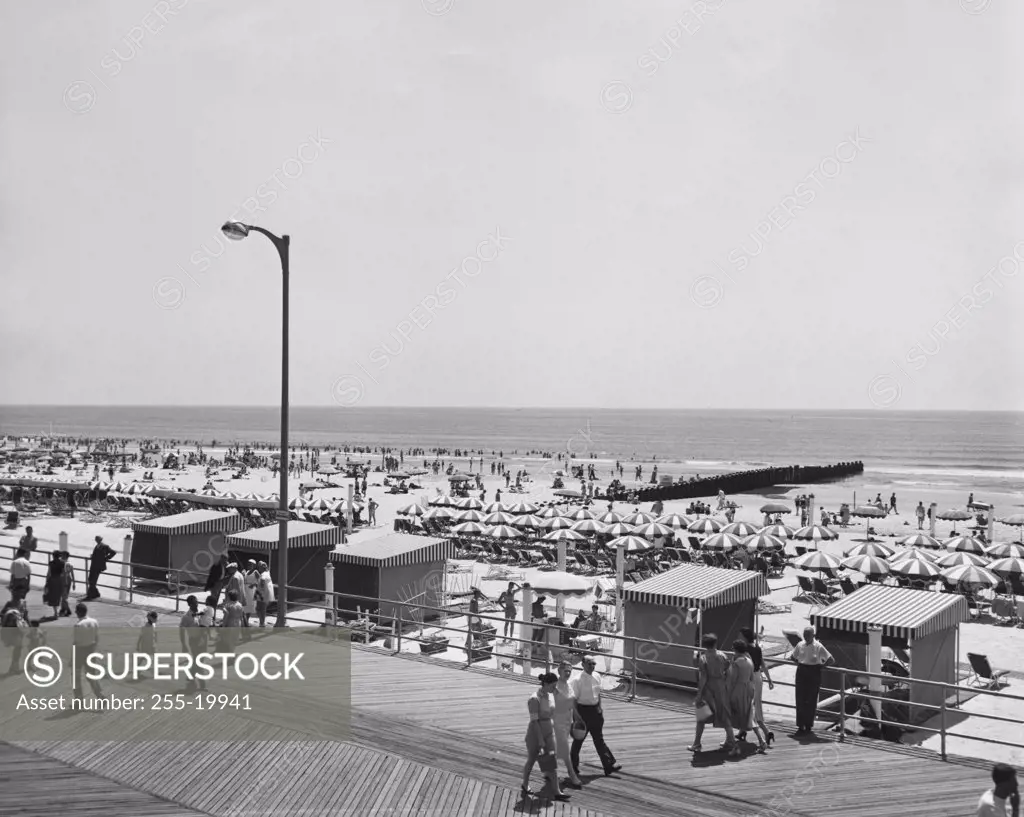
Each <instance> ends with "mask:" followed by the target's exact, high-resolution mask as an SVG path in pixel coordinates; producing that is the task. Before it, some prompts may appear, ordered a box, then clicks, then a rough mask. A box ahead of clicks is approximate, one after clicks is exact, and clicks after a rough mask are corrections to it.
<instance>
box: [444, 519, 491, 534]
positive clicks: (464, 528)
mask: <svg viewBox="0 0 1024 817" xmlns="http://www.w3.org/2000/svg"><path fill="white" fill-rule="evenodd" d="M484 530H485V528H484V526H483V525H481V524H480V523H479V522H461V523H460V524H458V525H455V526H453V527H452V533H457V534H458V535H459V536H480V535H482V534H483V532H484Z"/></svg>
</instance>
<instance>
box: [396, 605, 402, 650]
mask: <svg viewBox="0 0 1024 817" xmlns="http://www.w3.org/2000/svg"><path fill="white" fill-rule="evenodd" d="M395 609H396V610H397V611H398V621H397V623H396V624H395V646H396V650H395V652H398V653H400V652H401V651H402V629H403V627H402V605H401V604H396V605H395Z"/></svg>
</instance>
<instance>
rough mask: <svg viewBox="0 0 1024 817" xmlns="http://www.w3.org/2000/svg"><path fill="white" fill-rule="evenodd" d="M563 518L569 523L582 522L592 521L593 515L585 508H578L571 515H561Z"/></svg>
mask: <svg viewBox="0 0 1024 817" xmlns="http://www.w3.org/2000/svg"><path fill="white" fill-rule="evenodd" d="M563 517H564V518H565V519H568V520H569V521H570V522H583V521H585V520H587V519H593V518H594V514H593V512H592V511H590V510H588V509H587V508H578V509H577V510H575V511H573V512H572V513H567V514H563Z"/></svg>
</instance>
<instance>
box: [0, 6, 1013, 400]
mask: <svg viewBox="0 0 1024 817" xmlns="http://www.w3.org/2000/svg"><path fill="white" fill-rule="evenodd" d="M1022 17H1024V6H1021V5H1020V4H1014V3H1012V2H1009V0H961V2H957V0H939V1H937V0H907V2H904V3H900V4H886V6H885V8H884V9H883V8H882V7H881V6H879V5H877V4H869V3H848V2H840V0H828V1H827V2H816V3H783V2H776V1H775V0H705V2H696V3H692V2H691V0H683V2H680V3H668V2H661V0H657V1H655V0H642V1H638V2H631V3H609V2H592V0H587V2H583V0H565V1H564V2H559V3H549V2H539V0H520V2H515V3H485V2H472V1H471V0H422V2H421V1H420V0H402V1H401V2H389V3H381V2H373V0H366V2H349V1H348V0H346V2H344V3H337V2H317V1H316V0H310V1H309V2H304V3H302V4H287V3H281V2H276V3H271V2H262V1H259V0H256V1H254V2H249V3H246V4H244V6H243V5H240V4H225V3H213V2H208V1H204V0H166V2H157V3H155V4H152V5H151V4H149V2H148V0H147V2H132V3H129V2H121V0H117V1H116V2H115V1H114V0H106V1H105V0H95V1H94V2H90V3H88V4H71V3H63V4H39V3H7V4H3V5H2V6H0V45H2V48H0V66H2V70H0V90H2V95H3V96H2V98H3V105H2V106H0V151H2V153H0V155H2V156H3V159H4V161H3V162H0V174H2V180H3V185H2V187H0V251H2V253H3V258H4V262H5V263H4V264H3V267H2V268H3V272H2V275H3V282H2V283H3V291H4V306H5V309H4V314H3V318H2V320H0V371H2V372H3V375H4V376H3V382H4V387H3V396H2V397H0V400H2V401H3V402H5V403H19V404H65V405H107V404H110V405H114V404H124V405H140V404H153V405H178V404H180V405H275V404H277V403H278V401H279V399H280V360H281V271H280V262H279V259H278V256H277V254H276V252H275V250H274V247H273V246H272V245H271V243H270V242H268V241H267V240H266V239H265V238H263V237H262V236H260V235H257V234H252V235H250V237H249V238H248V239H246V240H245V241H242V242H227V241H226V240H225V239H224V238H223V237H222V235H221V233H220V231H219V227H220V225H221V224H222V223H223V222H224V221H225V220H228V219H239V220H242V221H245V222H247V223H250V224H255V225H259V226H262V227H264V228H265V229H267V230H270V231H272V232H274V233H277V234H283V233H287V234H288V235H290V236H291V247H290V316H291V326H290V401H291V403H292V404H293V405H310V406H315V405H323V406H333V405H340V406H343V407H344V406H353V405H357V404H358V405H364V406H376V405H379V406H455V405H457V406H550V407H622V408H645V407H646V408H677V407H678V408H714V407H722V408H765V409H772V408H809V409H870V408H877V409H879V410H883V409H884V410H900V409H918V410H919V409H963V410H978V409H993V410H996V409H998V410H1020V409H1022V408H1024V378H1022V377H1021V374H1022V363H1021V361H1022V360H1024V358H1022V356H1021V354H1020V350H1021V349H1022V348H1024V328H1022V321H1021V316H1022V311H1021V308H1020V307H1021V306H1022V305H1024V271H1022V270H1024V219H1022V218H1021V216H1022V214H1024V199H1022V196H1024V193H1022V190H1024V187H1022V185H1021V181H1022V176H1024V172H1022V171H1024V164H1022V162H1024V159H1022V154H1021V152H1020V149H1019V145H1020V143H1021V137H1022V136H1024V113H1022V107H1021V105H1020V104H1019V101H1020V100H1019V88H1020V79H1021V74H1022V71H1021V69H1022V64H1021V62H1022V59H1024V57H1022V56H1021V51H1020V49H1019V47H1017V44H1016V43H1015V42H1014V32H1017V31H1020V30H1024V26H1022V25H1021V23H1022ZM1015 254H1016V255H1015Z"/></svg>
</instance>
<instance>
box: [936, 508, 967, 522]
mask: <svg viewBox="0 0 1024 817" xmlns="http://www.w3.org/2000/svg"><path fill="white" fill-rule="evenodd" d="M935 518H936V519H944V520H946V521H947V522H964V521H966V520H968V519H970V518H971V515H970V514H969V513H967V511H961V510H959V509H958V508H950V509H949V510H948V511H943V512H942V513H937V514H935Z"/></svg>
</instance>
